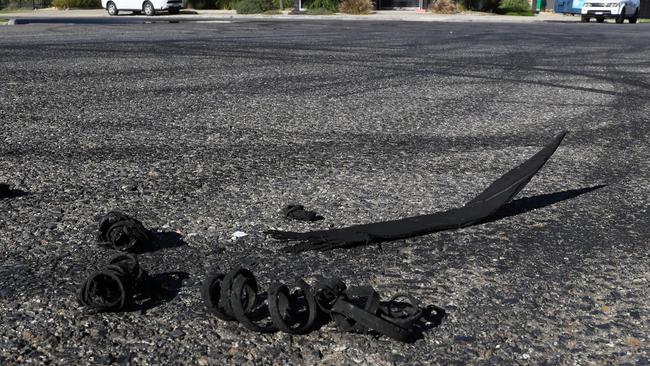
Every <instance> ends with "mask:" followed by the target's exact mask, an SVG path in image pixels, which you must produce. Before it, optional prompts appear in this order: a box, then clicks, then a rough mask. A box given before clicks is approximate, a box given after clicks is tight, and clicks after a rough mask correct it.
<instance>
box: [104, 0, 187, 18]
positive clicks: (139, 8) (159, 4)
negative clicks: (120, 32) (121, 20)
mask: <svg viewBox="0 0 650 366" xmlns="http://www.w3.org/2000/svg"><path fill="white" fill-rule="evenodd" d="M102 7H103V8H104V9H106V11H107V12H108V14H109V15H117V14H118V13H119V12H121V11H122V10H127V11H132V12H134V13H140V12H143V13H145V15H148V16H152V15H156V13H157V12H161V11H167V12H169V14H178V12H179V11H180V10H181V8H182V7H183V1H182V0H102Z"/></svg>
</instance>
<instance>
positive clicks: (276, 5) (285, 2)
mask: <svg viewBox="0 0 650 366" xmlns="http://www.w3.org/2000/svg"><path fill="white" fill-rule="evenodd" d="M280 1H282V6H280ZM271 2H272V3H273V9H287V8H293V0H272V1H271Z"/></svg>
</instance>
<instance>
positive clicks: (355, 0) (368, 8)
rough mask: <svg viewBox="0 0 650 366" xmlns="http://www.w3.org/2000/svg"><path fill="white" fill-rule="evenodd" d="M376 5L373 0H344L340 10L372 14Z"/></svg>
mask: <svg viewBox="0 0 650 366" xmlns="http://www.w3.org/2000/svg"><path fill="white" fill-rule="evenodd" d="M373 9H374V6H373V4H372V1H371V0H343V1H341V3H340V4H339V11H340V12H341V13H346V14H370V13H372V10H373Z"/></svg>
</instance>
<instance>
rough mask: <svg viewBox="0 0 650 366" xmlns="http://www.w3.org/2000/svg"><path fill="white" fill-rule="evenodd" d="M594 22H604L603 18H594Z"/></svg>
mask: <svg viewBox="0 0 650 366" xmlns="http://www.w3.org/2000/svg"><path fill="white" fill-rule="evenodd" d="M596 21H597V22H598V23H602V22H604V21H605V18H596Z"/></svg>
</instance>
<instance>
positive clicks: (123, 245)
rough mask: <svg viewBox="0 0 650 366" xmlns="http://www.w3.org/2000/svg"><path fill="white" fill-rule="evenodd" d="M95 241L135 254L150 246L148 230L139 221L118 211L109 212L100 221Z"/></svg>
mask: <svg viewBox="0 0 650 366" xmlns="http://www.w3.org/2000/svg"><path fill="white" fill-rule="evenodd" d="M97 240H98V241H99V242H100V243H109V244H111V246H112V247H113V248H114V249H117V250H121V251H124V252H135V251H139V250H143V249H146V248H149V247H150V246H151V235H150V233H149V230H147V229H146V228H145V227H144V225H142V223H141V222H140V221H138V220H136V219H134V218H132V217H130V216H128V215H126V214H124V213H121V212H118V211H111V212H109V213H107V214H106V215H104V216H103V217H102V218H101V219H100V221H99V231H98V232H97Z"/></svg>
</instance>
